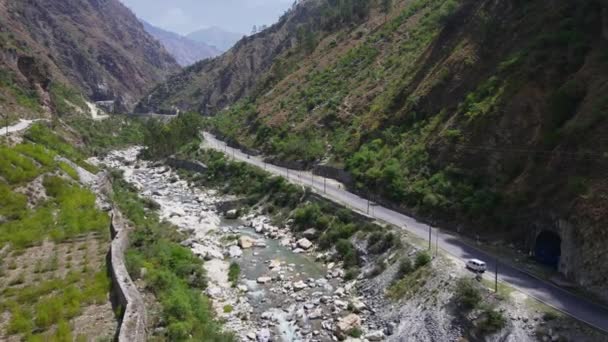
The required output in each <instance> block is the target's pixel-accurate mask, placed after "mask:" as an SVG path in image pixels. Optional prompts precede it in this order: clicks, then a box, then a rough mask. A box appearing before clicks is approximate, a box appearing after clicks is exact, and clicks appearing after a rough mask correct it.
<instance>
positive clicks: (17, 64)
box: [0, 0, 180, 117]
mask: <svg viewBox="0 0 608 342" xmlns="http://www.w3.org/2000/svg"><path fill="white" fill-rule="evenodd" d="M0 47H1V49H0V75H1V77H0V79H1V80H0V110H2V111H4V112H7V113H19V114H16V116H21V117H23V116H25V115H26V114H27V113H28V112H30V113H31V112H32V111H33V112H37V111H40V108H41V107H42V108H47V109H48V108H51V107H57V103H58V102H65V101H60V100H59V98H65V97H72V98H73V99H72V101H67V102H66V103H68V102H69V103H70V105H68V106H67V107H72V105H73V104H74V98H75V96H70V94H73V93H75V92H77V93H82V94H83V95H85V96H86V97H87V98H88V99H90V100H92V101H105V100H111V101H115V102H116V105H117V108H118V110H120V111H122V110H129V109H130V108H131V107H132V106H133V104H134V103H135V101H137V100H138V99H139V98H141V96H143V94H144V93H145V92H146V91H147V90H149V89H150V87H152V86H154V85H155V84H156V83H158V82H160V81H162V80H164V78H165V77H167V76H168V75H169V74H172V73H175V72H177V71H179V69H180V68H179V65H178V64H177V63H176V61H175V59H174V58H173V57H172V56H171V55H170V54H169V53H168V52H167V51H165V49H164V48H163V47H162V46H161V44H160V43H158V42H157V41H156V40H155V39H153V38H152V36H150V35H149V34H148V33H147V32H146V31H145V30H144V29H143V26H142V25H141V23H140V22H139V21H138V20H137V18H136V17H135V15H134V14H133V13H132V12H131V11H130V10H129V9H128V8H127V7H125V6H124V5H123V4H122V3H121V2H120V1H118V0H88V1H80V0H36V1H9V0H0ZM67 88H69V89H67ZM67 107H66V108H67Z"/></svg>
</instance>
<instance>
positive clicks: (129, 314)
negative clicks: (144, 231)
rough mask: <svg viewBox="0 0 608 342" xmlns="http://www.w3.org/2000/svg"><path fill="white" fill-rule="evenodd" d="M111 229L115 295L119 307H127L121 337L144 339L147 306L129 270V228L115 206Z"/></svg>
mask: <svg viewBox="0 0 608 342" xmlns="http://www.w3.org/2000/svg"><path fill="white" fill-rule="evenodd" d="M110 229H111V232H112V244H111V246H110V254H109V268H110V275H111V278H112V285H113V287H112V288H113V291H114V293H113V295H114V298H115V300H116V301H117V304H118V305H120V308H122V309H124V314H123V317H122V322H121V324H120V327H119V331H118V341H119V342H123V341H124V342H139V341H141V342H144V341H146V307H145V305H144V300H143V297H142V296H141V294H140V293H139V291H138V290H137V287H136V286H135V284H134V283H133V280H132V279H131V277H130V276H129V273H128V272H127V266H126V264H125V251H126V249H127V247H128V246H129V231H128V229H127V225H126V223H125V221H124V219H123V218H122V215H121V213H120V212H119V211H118V210H116V209H114V210H112V220H111V226H110Z"/></svg>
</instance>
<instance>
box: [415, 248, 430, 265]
mask: <svg viewBox="0 0 608 342" xmlns="http://www.w3.org/2000/svg"><path fill="white" fill-rule="evenodd" d="M430 262H431V256H430V254H429V253H428V252H426V251H421V252H418V253H417V254H416V261H415V266H416V268H420V267H424V266H426V265H428V264H429V263H430Z"/></svg>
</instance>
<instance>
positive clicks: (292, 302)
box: [98, 148, 605, 342]
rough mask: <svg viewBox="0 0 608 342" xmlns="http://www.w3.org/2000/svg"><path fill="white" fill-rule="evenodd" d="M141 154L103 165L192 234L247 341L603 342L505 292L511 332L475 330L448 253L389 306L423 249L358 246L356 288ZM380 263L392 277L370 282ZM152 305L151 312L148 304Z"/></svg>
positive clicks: (299, 243) (285, 235) (264, 221)
mask: <svg viewBox="0 0 608 342" xmlns="http://www.w3.org/2000/svg"><path fill="white" fill-rule="evenodd" d="M137 153H138V149H137V148H132V149H128V150H124V151H116V152H113V153H111V154H110V155H108V156H107V157H106V158H104V159H103V160H98V162H99V163H102V164H105V165H107V166H110V167H113V168H119V169H121V170H123V171H124V175H125V178H126V179H127V180H128V181H129V182H130V183H132V184H133V185H134V186H135V187H136V188H137V189H139V191H140V194H141V195H142V196H144V197H147V198H149V199H151V200H154V201H155V202H157V203H158V204H159V205H160V216H161V219H165V220H168V221H170V222H171V223H173V224H175V225H176V226H177V227H179V229H180V230H182V231H183V232H185V233H187V236H188V237H189V238H188V239H187V240H185V241H183V245H184V246H188V247H189V248H191V250H192V251H193V252H194V253H195V254H196V255H199V256H200V257H201V258H203V259H204V260H206V262H205V266H204V267H205V268H206V271H207V274H208V279H209V286H208V288H207V290H206V292H207V295H208V296H209V297H210V298H212V300H213V305H214V308H215V311H216V313H217V317H219V318H220V319H221V320H222V321H224V322H225V329H227V330H230V331H233V332H235V334H236V336H238V337H239V339H240V340H242V341H332V340H336V339H338V338H341V339H346V340H351V341H385V340H386V341H513V342H516V341H517V342H519V341H603V340H605V336H604V335H602V334H600V333H598V332H596V331H593V330H592V329H589V328H588V327H586V326H585V325H583V324H580V323H578V322H573V321H572V320H570V319H568V318H566V317H563V316H561V315H554V314H547V312H550V310H548V309H547V308H545V307H543V306H542V305H539V304H538V303H535V302H534V301H533V300H531V299H530V298H527V297H526V296H525V295H523V294H521V293H519V292H517V291H513V290H511V289H508V288H502V287H501V291H500V293H499V295H495V294H493V293H492V292H491V291H490V290H489V289H488V290H487V291H485V292H484V293H483V296H484V298H483V300H484V302H487V303H492V304H494V305H495V306H496V308H497V310H499V311H500V312H501V313H502V315H503V316H504V317H505V318H506V325H505V328H503V329H502V330H500V331H499V332H497V333H494V334H490V335H487V336H484V335H482V334H480V333H479V332H478V331H477V330H476V329H475V324H476V321H477V320H479V318H480V313H479V311H478V310H473V311H471V312H462V310H460V309H459V306H458V304H457V303H455V300H454V298H453V293H454V290H455V283H456V280H457V279H459V278H461V277H471V278H472V277H473V275H472V274H471V273H469V272H468V271H466V270H465V269H464V265H462V264H461V262H459V261H457V260H453V259H451V258H450V257H449V256H445V255H443V254H441V253H440V254H439V256H438V257H437V258H435V259H434V260H433V261H432V266H430V267H429V271H428V272H427V273H425V275H424V277H422V278H421V279H419V280H417V281H416V282H414V283H413V285H412V289H411V291H409V292H408V295H407V296H406V297H404V298H402V299H395V298H390V297H389V296H388V295H387V292H388V290H389V288H390V286H391V284H392V283H393V281H394V278H395V273H396V272H397V268H398V264H399V262H398V261H399V260H400V259H401V258H403V257H404V256H408V257H413V256H414V255H415V253H416V252H417V251H419V250H420V249H421V248H418V247H416V246H418V245H420V244H419V241H416V240H414V239H411V238H410V237H408V236H407V235H406V234H404V233H402V232H399V234H401V235H402V236H401V237H402V241H404V242H405V243H404V247H403V248H402V249H400V250H399V251H397V252H391V253H390V254H389V255H381V256H372V255H368V253H367V251H366V242H365V241H364V240H362V241H356V238H355V241H354V242H355V243H356V245H357V247H358V249H359V250H360V252H361V254H362V256H363V259H364V260H365V266H364V267H363V269H362V273H361V276H359V278H358V279H356V280H352V281H345V280H344V273H345V272H344V270H343V269H342V268H341V265H340V264H339V263H338V264H336V263H333V262H330V261H329V260H330V258H329V254H328V253H322V252H319V251H317V250H316V247H315V246H314V244H312V243H311V242H310V241H308V240H306V239H303V240H299V239H297V238H296V237H294V236H293V235H292V234H291V232H290V231H289V229H288V228H283V229H281V228H278V227H275V226H273V225H272V223H271V219H270V218H269V217H266V216H264V215H261V214H260V213H259V212H257V211H256V210H252V211H251V212H248V213H242V215H240V216H241V217H240V218H239V214H241V213H238V212H237V211H236V210H232V211H230V210H229V211H227V212H222V211H221V210H219V209H218V207H219V206H220V204H221V203H224V202H226V201H230V200H234V198H228V197H225V196H223V195H220V194H218V193H217V192H216V191H214V190H210V189H201V188H197V187H194V186H190V185H189V184H188V182H187V181H185V180H182V179H180V177H179V176H178V174H177V173H176V172H174V171H172V170H170V169H169V168H168V167H166V166H163V165H160V164H151V163H149V162H144V161H138V160H137V158H136V157H137ZM287 226H288V225H287ZM380 257H381V258H383V259H385V260H386V264H387V266H386V269H385V270H384V271H383V272H381V273H380V274H379V275H377V276H374V277H371V276H369V274H370V272H371V271H372V269H373V268H374V267H376V265H377V260H378V258H380ZM232 262H236V263H238V264H239V265H240V268H241V275H240V277H239V279H238V281H237V282H236V284H235V285H236V286H234V287H233V286H232V284H231V283H230V282H229V279H228V270H229V266H230V263H232ZM486 285H487V284H486ZM147 302H148V304H149V305H150V306H153V305H154V304H153V300H151V298H149V297H148V298H147ZM151 311H153V309H152V310H151ZM152 320H153V319H152ZM354 328H356V330H360V334H356V335H359V337H358V338H354V337H350V336H347V332H352V331H353V329H354Z"/></svg>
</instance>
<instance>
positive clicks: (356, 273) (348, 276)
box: [344, 267, 361, 281]
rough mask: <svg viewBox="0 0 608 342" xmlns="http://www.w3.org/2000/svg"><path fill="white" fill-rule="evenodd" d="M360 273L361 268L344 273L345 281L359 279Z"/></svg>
mask: <svg viewBox="0 0 608 342" xmlns="http://www.w3.org/2000/svg"><path fill="white" fill-rule="evenodd" d="M360 272H361V271H360V270H359V267H351V268H349V269H348V270H346V272H345V273H344V280H346V281H350V280H354V279H357V277H358V276H359V273H360Z"/></svg>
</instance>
